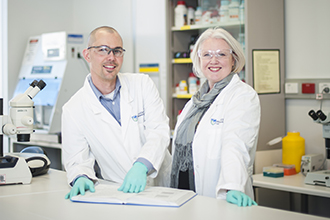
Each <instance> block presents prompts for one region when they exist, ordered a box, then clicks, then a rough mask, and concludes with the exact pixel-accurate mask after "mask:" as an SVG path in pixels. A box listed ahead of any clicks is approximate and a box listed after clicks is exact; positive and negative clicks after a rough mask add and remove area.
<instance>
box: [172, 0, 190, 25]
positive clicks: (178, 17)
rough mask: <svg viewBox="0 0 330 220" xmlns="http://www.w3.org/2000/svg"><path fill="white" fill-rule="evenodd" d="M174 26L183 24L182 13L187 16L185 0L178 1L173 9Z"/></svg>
mask: <svg viewBox="0 0 330 220" xmlns="http://www.w3.org/2000/svg"><path fill="white" fill-rule="evenodd" d="M174 14H175V16H174V26H175V27H182V26H184V24H185V18H184V15H186V16H187V7H186V2H185V1H178V4H177V6H176V7H175V9H174Z"/></svg>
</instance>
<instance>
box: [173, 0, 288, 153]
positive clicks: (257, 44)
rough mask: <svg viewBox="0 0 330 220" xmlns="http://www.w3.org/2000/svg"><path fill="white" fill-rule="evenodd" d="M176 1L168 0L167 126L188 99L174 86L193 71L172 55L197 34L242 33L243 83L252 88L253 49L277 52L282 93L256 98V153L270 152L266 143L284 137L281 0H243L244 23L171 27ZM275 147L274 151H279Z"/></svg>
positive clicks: (184, 48)
mask: <svg viewBox="0 0 330 220" xmlns="http://www.w3.org/2000/svg"><path fill="white" fill-rule="evenodd" d="M202 1H203V0H186V5H187V6H192V7H195V8H196V6H197V4H198V3H200V2H202ZM176 4H177V0H167V16H168V18H167V21H168V25H167V26H168V28H167V30H168V36H167V37H168V43H169V45H170V47H168V51H167V55H168V57H169V59H168V60H169V62H168V76H167V94H168V96H167V97H168V100H167V114H168V116H169V118H170V127H171V129H173V128H174V126H175V124H176V118H177V114H178V111H179V110H181V109H182V108H183V107H184V105H185V104H186V103H187V101H188V100H189V99H190V97H188V96H187V97H182V98H181V97H180V96H179V97H178V96H177V95H175V86H176V84H177V83H179V82H180V80H187V79H188V76H189V73H190V72H192V63H191V61H190V60H189V59H188V58H185V59H174V54H175V52H184V51H188V45H189V42H190V37H191V36H192V35H197V36H198V35H200V34H201V33H202V32H203V31H204V30H205V29H207V28H213V27H221V28H224V29H226V30H227V31H229V32H230V33H231V34H232V35H233V36H234V37H235V38H236V39H238V37H239V33H244V34H245V40H244V42H245V56H246V65H245V76H244V77H241V78H244V81H245V82H246V83H247V84H249V85H251V86H252V87H253V77H254V76H253V57H252V54H253V52H252V51H253V50H255V49H257V50H263V49H266V50H267V49H276V50H279V51H280V79H281V82H280V83H281V85H280V86H281V91H280V92H279V93H276V94H261V95H259V99H260V104H261V124H260V130H259V138H258V150H269V147H268V146H267V142H268V141H269V140H272V139H273V138H275V137H279V136H283V135H285V98H284V89H283V88H284V79H285V77H284V71H285V68H284V55H285V51H284V0H276V1H274V0H245V19H244V20H245V23H240V22H226V23H214V24H208V25H189V26H183V27H173V24H174V8H175V6H176ZM280 147H281V145H280V144H278V145H276V146H274V147H273V149H276V148H280Z"/></svg>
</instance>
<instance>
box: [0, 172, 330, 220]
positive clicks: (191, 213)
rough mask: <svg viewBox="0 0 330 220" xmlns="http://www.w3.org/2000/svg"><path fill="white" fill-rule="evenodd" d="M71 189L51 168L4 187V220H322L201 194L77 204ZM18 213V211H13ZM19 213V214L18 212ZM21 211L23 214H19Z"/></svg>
mask: <svg viewBox="0 0 330 220" xmlns="http://www.w3.org/2000/svg"><path fill="white" fill-rule="evenodd" d="M69 190H70V188H69V186H68V185H67V182H66V173H65V172H64V171H59V170H54V169H50V170H49V171H48V173H47V174H45V175H42V176H38V177H34V178H32V182H31V184H28V185H2V186H0V204H1V206H0V213H1V218H3V219H34V220H39V219H80V220H84V219H88V220H90V219H94V218H98V219H103V218H111V219H136V220H140V219H146V220H149V219H150V220H151V219H152V220H154V219H157V220H162V219H166V220H167V219H171V220H182V219H191V220H195V219H196V220H197V219H198V220H200V219H208V220H213V219H217V220H218V219H246V220H259V219H260V220H264V219H265V218H267V220H278V219H290V220H295V219H297V220H298V219H299V220H321V219H327V218H322V217H318V216H313V215H307V214H301V213H296V212H290V211H284V210H279V209H273V208H267V207H263V206H260V205H259V206H251V207H238V206H237V205H234V204H230V203H228V202H226V201H225V200H218V199H214V198H209V197H204V196H199V195H197V196H196V197H195V198H193V199H192V200H190V201H188V202H187V203H186V204H184V205H183V206H181V207H180V208H169V207H151V206H133V205H107V204H88V203H74V202H71V201H69V200H65V199H64V196H65V194H66V193H68V192H69ZM13 210H14V211H13ZM15 210H16V211H15ZM17 210H19V211H17Z"/></svg>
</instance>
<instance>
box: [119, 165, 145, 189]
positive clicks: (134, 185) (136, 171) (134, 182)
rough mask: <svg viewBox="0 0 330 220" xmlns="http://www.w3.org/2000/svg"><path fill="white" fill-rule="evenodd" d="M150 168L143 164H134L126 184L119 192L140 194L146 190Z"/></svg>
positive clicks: (125, 180)
mask: <svg viewBox="0 0 330 220" xmlns="http://www.w3.org/2000/svg"><path fill="white" fill-rule="evenodd" d="M147 173H148V168H147V166H146V165H144V164H143V163H141V162H136V163H134V165H133V167H132V168H131V169H130V170H129V171H128V173H127V174H126V177H125V179H124V183H123V184H122V185H121V187H119V189H118V190H119V191H123V192H124V193H127V192H129V193H139V192H142V191H143V190H144V188H145V187H146V184H147Z"/></svg>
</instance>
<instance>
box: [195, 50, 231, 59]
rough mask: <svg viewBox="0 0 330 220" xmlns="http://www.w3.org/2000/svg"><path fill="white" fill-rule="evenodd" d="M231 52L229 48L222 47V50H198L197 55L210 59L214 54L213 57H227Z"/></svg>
mask: <svg viewBox="0 0 330 220" xmlns="http://www.w3.org/2000/svg"><path fill="white" fill-rule="evenodd" d="M231 54H232V50H231V49H223V50H215V51H214V50H199V51H198V56H199V57H200V58H201V59H204V60H210V59H212V57H213V56H214V57H215V58H217V59H219V60H221V59H228V58H229V57H230V56H231Z"/></svg>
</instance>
